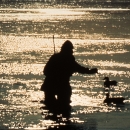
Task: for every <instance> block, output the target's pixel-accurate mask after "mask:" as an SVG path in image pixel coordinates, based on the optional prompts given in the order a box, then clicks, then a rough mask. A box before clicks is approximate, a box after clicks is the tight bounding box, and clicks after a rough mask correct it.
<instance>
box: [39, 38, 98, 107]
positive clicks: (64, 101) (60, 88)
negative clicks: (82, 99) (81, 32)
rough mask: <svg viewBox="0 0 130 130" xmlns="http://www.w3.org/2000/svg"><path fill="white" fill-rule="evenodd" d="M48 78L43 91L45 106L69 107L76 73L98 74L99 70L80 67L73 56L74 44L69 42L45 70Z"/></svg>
mask: <svg viewBox="0 0 130 130" xmlns="http://www.w3.org/2000/svg"><path fill="white" fill-rule="evenodd" d="M43 72H44V75H45V76H46V78H45V80H44V83H43V85H42V86H41V90H42V91H44V93H45V104H54V103H55V101H57V102H58V103H59V104H60V105H69V104H70V98H71V94H72V90H71V86H70V84H69V80H70V77H71V76H72V74H73V73H74V72H79V73H82V74H94V73H97V69H96V68H94V69H91V70H90V69H89V68H85V67H83V66H81V65H79V64H78V63H77V62H76V61H75V58H74V56H73V44H72V43H71V42H70V41H69V40H67V41H65V42H64V44H63V45H62V47H61V51H60V52H59V53H57V54H54V55H52V56H51V58H50V59H49V61H48V62H47V64H46V65H45V68H44V71H43Z"/></svg>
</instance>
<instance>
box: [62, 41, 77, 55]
mask: <svg viewBox="0 0 130 130" xmlns="http://www.w3.org/2000/svg"><path fill="white" fill-rule="evenodd" d="M73 49H74V47H73V44H72V42H71V41H69V40H67V41H65V42H64V43H63V45H62V47H61V52H62V53H64V54H67V55H70V54H71V55H72V54H73Z"/></svg>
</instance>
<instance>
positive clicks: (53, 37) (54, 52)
mask: <svg viewBox="0 0 130 130" xmlns="http://www.w3.org/2000/svg"><path fill="white" fill-rule="evenodd" d="M53 45H54V54H55V42H54V35H53Z"/></svg>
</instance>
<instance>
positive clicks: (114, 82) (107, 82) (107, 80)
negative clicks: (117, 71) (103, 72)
mask: <svg viewBox="0 0 130 130" xmlns="http://www.w3.org/2000/svg"><path fill="white" fill-rule="evenodd" d="M103 80H105V82H104V87H107V88H110V86H117V81H115V80H111V81H110V80H109V78H108V77H105V78H104V79H103Z"/></svg>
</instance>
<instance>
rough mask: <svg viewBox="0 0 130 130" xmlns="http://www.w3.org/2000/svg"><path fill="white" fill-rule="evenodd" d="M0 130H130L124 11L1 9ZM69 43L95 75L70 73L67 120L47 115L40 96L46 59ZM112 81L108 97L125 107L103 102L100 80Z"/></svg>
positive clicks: (128, 32)
mask: <svg viewBox="0 0 130 130" xmlns="http://www.w3.org/2000/svg"><path fill="white" fill-rule="evenodd" d="M0 15H1V17H0V29H1V35H0V61H1V63H0V70H1V71H0V129H4V128H5V129H20V128H21V129H56V128H57V129H66V130H68V129H72V130H73V129H74V130H80V129H84V130H106V129H107V130H129V129H130V124H129V120H130V116H129V115H130V97H129V95H130V82H129V78H130V76H129V75H130V71H129V70H130V64H129V63H130V59H129V55H130V28H129V26H128V25H129V21H130V17H129V15H130V10H129V9H114V10H110V9H88V8H83V9H25V10H23V9H1V13H0ZM53 35H54V36H55V39H54V43H55V47H56V48H55V51H56V52H59V51H60V47H61V45H62V43H63V42H64V41H65V40H66V39H69V40H71V41H72V43H73V44H74V56H75V58H76V61H77V62H78V63H80V64H81V65H83V66H86V67H89V68H93V67H97V68H98V69H99V73H98V74H96V75H87V74H85V75H82V74H78V73H76V74H73V76H72V77H71V81H70V83H71V86H72V90H73V94H72V98H71V100H72V103H71V106H72V110H71V113H70V116H69V117H67V118H66V117H63V116H62V115H57V116H55V115H52V113H49V112H48V110H47V109H45V107H44V104H42V103H40V101H41V100H43V99H44V93H43V92H41V91H40V87H41V84H42V82H43V81H44V78H45V77H44V75H43V72H42V71H43V68H44V66H45V64H46V62H47V61H48V59H49V57H50V56H51V55H52V54H53V53H54V43H53V38H52V37H53ZM106 76H108V77H110V79H111V80H117V81H118V86H114V87H112V88H111V89H110V94H111V96H112V97H116V96H123V97H125V98H126V100H125V105H119V106H116V105H115V104H111V105H109V106H107V105H106V104H104V103H103V100H104V99H105V91H104V87H103V82H104V81H103V80H102V79H103V78H104V77H106Z"/></svg>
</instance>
